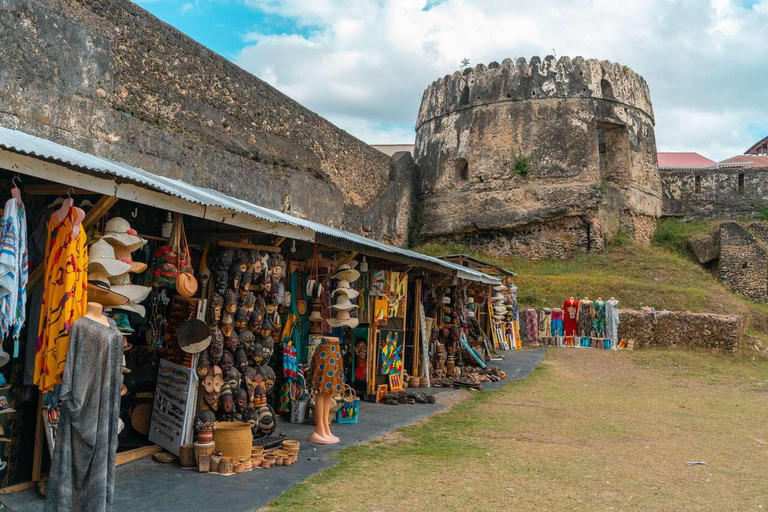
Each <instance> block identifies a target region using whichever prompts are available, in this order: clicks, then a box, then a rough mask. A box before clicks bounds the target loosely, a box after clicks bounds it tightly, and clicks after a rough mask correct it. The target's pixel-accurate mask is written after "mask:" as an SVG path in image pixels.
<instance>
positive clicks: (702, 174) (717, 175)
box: [660, 167, 768, 219]
mask: <svg viewBox="0 0 768 512" xmlns="http://www.w3.org/2000/svg"><path fill="white" fill-rule="evenodd" d="M660 174H661V182H662V188H663V191H664V195H663V207H662V214H663V215H664V216H669V217H681V218H687V219H691V218H703V219H739V218H750V217H755V216H756V215H757V212H758V211H759V209H760V208H761V207H764V206H766V205H768V167H755V168H750V167H739V168H727V167H726V168H719V169H701V170H663V171H661V172H660Z"/></svg>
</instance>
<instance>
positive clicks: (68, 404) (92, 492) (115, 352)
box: [45, 317, 122, 512]
mask: <svg viewBox="0 0 768 512" xmlns="http://www.w3.org/2000/svg"><path fill="white" fill-rule="evenodd" d="M109 322H110V325H111V327H106V326H104V325H102V324H100V323H98V322H95V321H93V320H90V319H88V318H85V317H83V318H81V319H79V320H78V321H76V322H75V323H74V325H73V326H72V331H71V334H70V337H69V351H68V352H67V362H66V367H65V368H64V374H63V376H62V382H61V418H60V419H59V430H58V435H57V438H56V446H55V448H54V452H53V460H52V461H51V472H50V476H49V478H48V489H47V493H46V502H45V510H47V511H48V510H51V511H52V510H63V511H69V510H76V511H80V510H87V511H89V512H90V511H102V510H110V509H111V506H112V494H113V492H114V488H115V452H116V451H117V423H118V416H119V410H120V388H121V382H120V376H121V372H122V368H121V366H122V357H121V354H122V336H121V334H120V331H118V330H117V328H116V327H115V324H114V322H113V321H112V320H111V319H110V321H109Z"/></svg>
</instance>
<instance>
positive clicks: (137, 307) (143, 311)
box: [112, 302, 147, 318]
mask: <svg viewBox="0 0 768 512" xmlns="http://www.w3.org/2000/svg"><path fill="white" fill-rule="evenodd" d="M112 307H114V308H115V309H122V310H123V311H130V312H132V313H136V314H137V315H139V316H140V317H142V318H144V317H145V316H147V308H145V307H144V306H142V305H141V304H131V303H130V302H128V303H125V304H121V305H120V306H112Z"/></svg>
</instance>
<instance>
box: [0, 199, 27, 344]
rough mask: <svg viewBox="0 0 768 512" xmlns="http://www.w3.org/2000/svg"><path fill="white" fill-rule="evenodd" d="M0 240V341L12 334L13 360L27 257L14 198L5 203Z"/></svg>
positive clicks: (23, 221)
mask: <svg viewBox="0 0 768 512" xmlns="http://www.w3.org/2000/svg"><path fill="white" fill-rule="evenodd" d="M0 237H1V238H0V339H1V338H5V337H6V336H8V335H9V334H13V339H14V346H13V357H18V355H19V344H18V340H19V332H20V331H21V327H22V326H23V325H24V320H25V317H26V304H27V281H28V279H29V255H28V250H27V214H26V211H25V210H24V205H19V204H18V203H17V202H16V199H15V198H11V199H9V200H8V202H6V203H5V209H4V213H3V225H2V227H1V228H0Z"/></svg>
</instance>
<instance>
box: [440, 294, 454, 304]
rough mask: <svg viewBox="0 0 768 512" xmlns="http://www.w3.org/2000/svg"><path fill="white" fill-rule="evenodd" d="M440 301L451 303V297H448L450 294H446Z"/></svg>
mask: <svg viewBox="0 0 768 512" xmlns="http://www.w3.org/2000/svg"><path fill="white" fill-rule="evenodd" d="M440 301H441V302H442V303H443V304H450V303H451V298H450V297H448V296H447V295H446V296H444V297H443V298H442V299H440Z"/></svg>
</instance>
